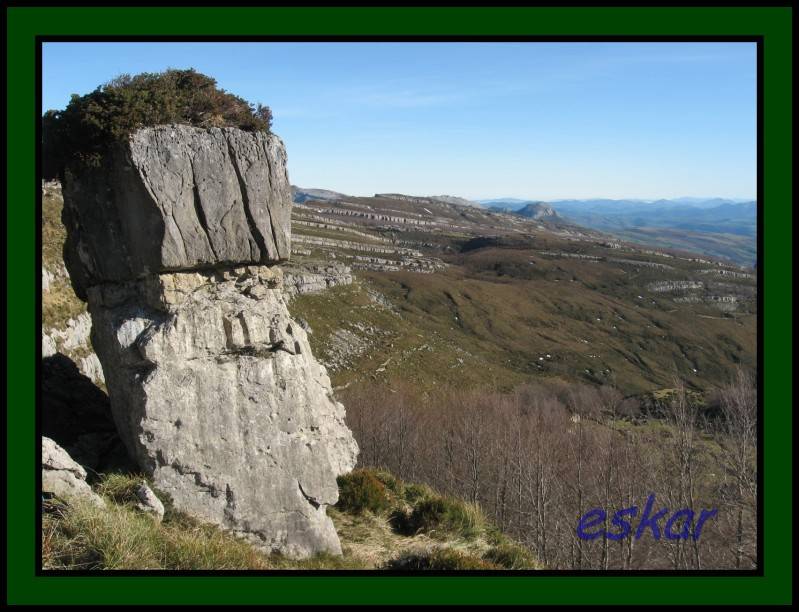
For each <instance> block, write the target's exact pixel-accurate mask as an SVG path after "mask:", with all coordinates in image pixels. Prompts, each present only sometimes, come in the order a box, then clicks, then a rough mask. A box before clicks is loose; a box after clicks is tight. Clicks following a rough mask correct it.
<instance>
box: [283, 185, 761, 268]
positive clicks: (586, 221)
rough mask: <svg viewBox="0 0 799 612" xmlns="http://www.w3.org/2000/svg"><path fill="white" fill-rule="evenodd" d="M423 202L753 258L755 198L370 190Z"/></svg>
mask: <svg viewBox="0 0 799 612" xmlns="http://www.w3.org/2000/svg"><path fill="white" fill-rule="evenodd" d="M291 191H292V197H293V199H294V202H296V203H303V202H307V201H312V200H316V201H335V200H346V199H348V198H351V197H352V196H348V195H346V194H343V193H339V192H337V191H331V190H329V189H308V188H304V187H297V186H292V188H291ZM375 196H376V197H381V198H389V199H395V200H398V201H404V202H407V203H410V204H414V203H416V204H418V205H419V206H422V205H424V204H425V202H426V203H428V204H429V203H436V202H440V203H444V204H450V205H457V206H472V207H477V208H484V209H488V210H491V211H495V212H504V213H512V214H515V215H519V216H522V217H526V218H530V219H535V220H541V221H548V222H551V223H572V224H575V225H580V226H583V227H586V228H589V229H594V230H599V231H601V232H605V233H608V234H612V235H615V236H618V237H619V238H622V239H624V240H629V241H631V242H638V243H641V244H648V245H651V246H653V247H658V248H674V249H682V250H686V251H694V252H697V253H705V254H706V255H710V256H713V257H722V258H725V259H729V260H731V261H734V262H736V263H738V264H742V265H753V264H754V263H755V261H756V258H757V204H756V202H754V201H748V200H735V199H727V198H694V197H682V198H673V199H660V200H640V199H627V200H612V199H603V198H595V199H587V200H554V201H551V202H542V201H538V200H524V199H520V198H493V199H486V200H477V201H475V200H468V199H466V198H460V197H456V196H449V195H439V196H412V195H405V194H398V193H383V194H375Z"/></svg>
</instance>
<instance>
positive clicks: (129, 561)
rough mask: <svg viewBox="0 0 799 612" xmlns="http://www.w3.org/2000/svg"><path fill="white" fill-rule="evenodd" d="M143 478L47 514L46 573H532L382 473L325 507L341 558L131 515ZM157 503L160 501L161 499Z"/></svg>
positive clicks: (486, 535)
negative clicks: (100, 504) (281, 550)
mask: <svg viewBox="0 0 799 612" xmlns="http://www.w3.org/2000/svg"><path fill="white" fill-rule="evenodd" d="M142 480H143V477H141V476H136V475H126V474H109V475H106V476H103V477H101V478H100V480H99V482H98V483H97V484H96V485H95V489H96V490H97V491H98V492H99V493H100V494H102V496H103V498H104V499H105V502H106V507H105V508H97V507H95V506H93V505H91V504H82V503H79V502H75V503H73V504H72V505H69V506H67V505H64V504H63V503H60V502H57V501H56V502H47V503H46V504H45V506H44V515H43V525H42V539H43V551H42V556H43V568H44V569H127V570H143V569H173V570H197V569H214V570H234V569H255V570H287V569H325V570H341V569H350V570H353V569H355V570H358V569H396V570H427V569H431V570H474V569H479V570H496V569H539V568H540V564H539V563H537V562H536V561H535V559H533V557H532V556H531V555H530V553H529V552H527V551H526V550H525V549H524V548H522V547H520V546H519V545H518V544H515V543H514V542H513V541H511V540H510V539H509V538H507V537H506V536H504V535H502V534H501V533H500V532H499V531H498V530H497V529H496V527H494V526H493V525H492V524H491V523H490V522H489V521H487V520H486V518H485V517H484V516H483V514H482V512H481V511H480V509H479V508H477V507H476V506H473V505H470V504H468V503H465V502H463V501H460V500H458V499H453V498H448V497H445V496H442V495H440V494H438V493H436V492H435V491H434V490H432V489H431V488H429V487H426V486H423V485H414V484H407V483H404V482H401V481H399V480H397V479H396V478H394V477H393V476H392V475H390V474H388V473H387V472H383V471H374V470H356V471H355V472H353V473H352V474H350V475H347V476H344V477H341V478H340V479H339V486H340V489H341V495H340V501H339V504H338V506H337V507H335V508H328V514H329V516H330V517H331V518H332V520H333V522H334V524H335V526H336V530H337V531H338V533H339V538H340V540H341V544H342V548H343V552H344V554H343V556H341V557H338V556H334V555H330V554H317V555H315V556H313V557H311V558H308V559H301V560H298V559H290V558H287V557H283V556H280V555H274V554H272V555H270V554H265V553H263V552H261V551H259V550H258V549H256V548H254V547H253V546H251V545H250V544H249V543H247V542H246V541H244V540H241V539H238V538H237V537H236V536H234V535H232V534H230V533H227V532H225V531H223V530H221V529H219V528H218V527H215V526H213V525H208V524H203V523H201V522H199V521H197V520H195V519H192V518H191V517H189V516H187V515H185V514H183V513H180V512H177V511H175V510H174V508H172V507H171V505H170V504H169V503H167V504H166V513H165V516H164V519H163V521H162V522H160V523H159V522H157V521H156V520H154V519H153V518H152V517H151V516H150V515H147V514H144V513H142V512H140V511H138V510H137V509H136V497H135V494H134V492H133V491H134V489H135V487H136V486H137V485H138V484H139V483H140V482H141V481H142ZM162 498H163V495H162Z"/></svg>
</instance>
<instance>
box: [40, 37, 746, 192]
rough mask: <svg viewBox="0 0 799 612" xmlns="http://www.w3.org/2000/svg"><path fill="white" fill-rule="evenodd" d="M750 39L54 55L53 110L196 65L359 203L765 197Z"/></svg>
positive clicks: (298, 180)
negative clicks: (78, 97)
mask: <svg viewBox="0 0 799 612" xmlns="http://www.w3.org/2000/svg"><path fill="white" fill-rule="evenodd" d="M755 57H756V50H755V45H754V43H235V44H234V43H47V44H45V45H44V52H43V70H42V78H43V106H44V110H47V109H50V108H63V107H64V106H66V104H67V102H68V101H69V96H70V94H72V93H78V94H85V93H87V92H89V91H91V90H92V89H94V88H95V87H96V86H97V85H99V84H101V83H104V82H106V81H108V80H110V79H111V78H113V77H115V76H117V75H119V74H121V73H130V74H135V73H138V72H143V71H148V72H155V71H161V70H164V69H166V68H169V67H173V68H189V67H193V68H196V69H197V70H199V71H200V72H203V73H205V74H208V75H210V76H213V77H214V78H216V79H217V81H218V82H219V84H220V86H221V87H223V88H225V89H227V90H228V91H231V92H233V93H235V94H237V95H240V96H242V97H244V98H245V99H247V100H249V101H250V102H262V103H264V104H267V105H269V106H270V107H271V108H272V111H273V114H274V125H273V129H274V131H275V132H276V133H277V134H279V135H280V136H281V137H282V138H283V140H284V141H285V143H286V148H287V151H288V159H289V176H290V179H291V181H292V183H294V184H296V185H300V186H303V187H319V188H327V189H333V190H336V191H341V192H344V193H348V194H352V195H371V194H373V193H375V192H402V193H409V194H415V195H439V194H450V195H459V196H463V197H468V198H493V197H518V198H525V199H542V200H551V199H559V198H594V197H607V198H668V197H679V196H718V197H730V198H753V197H754V196H755V192H756V114H755V112H756V103H757V100H756V60H755Z"/></svg>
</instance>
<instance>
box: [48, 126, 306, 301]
mask: <svg viewBox="0 0 799 612" xmlns="http://www.w3.org/2000/svg"><path fill="white" fill-rule="evenodd" d="M63 187H64V188H63V195H64V213H63V220H64V224H65V225H66V227H67V232H68V238H67V244H66V246H65V249H64V251H65V263H66V265H67V269H68V270H69V274H70V277H71V280H72V283H73V286H74V288H75V291H76V293H77V294H78V296H79V297H81V298H83V299H85V296H86V289H87V288H88V287H90V286H92V285H95V284H98V283H100V282H107V281H114V282H122V281H127V280H132V279H135V278H140V277H143V276H145V275H147V274H151V273H160V272H169V271H176V270H189V269H199V268H208V267H212V266H217V265H220V264H223V265H224V264H229V265H233V264H241V263H275V262H279V261H283V260H286V259H288V258H289V255H290V252H291V245H290V240H291V223H290V215H291V189H290V186H289V182H288V174H287V171H286V153H285V148H284V146H283V143H282V141H281V140H280V139H279V138H278V137H277V136H275V135H273V134H266V133H264V132H244V131H242V130H239V129H236V128H209V129H202V128H196V127H190V126H185V125H167V126H156V127H148V128H142V129H140V130H138V131H136V132H134V133H133V134H132V135H131V136H130V138H129V141H128V143H127V144H126V145H125V146H121V145H120V146H119V147H117V148H116V149H115V150H114V151H112V152H111V153H110V154H109V155H107V156H106V158H105V159H104V164H103V166H102V167H101V168H98V169H96V170H92V171H85V170H84V171H81V173H80V175H79V176H77V175H74V174H72V173H70V172H67V173H66V176H65V182H64V186H63Z"/></svg>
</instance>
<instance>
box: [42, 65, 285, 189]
mask: <svg viewBox="0 0 799 612" xmlns="http://www.w3.org/2000/svg"><path fill="white" fill-rule="evenodd" d="M171 123H180V124H186V125H191V126H195V127H237V128H240V129H242V130H245V131H249V132H255V131H266V132H268V131H269V130H270V128H271V124H272V112H271V110H270V109H269V107H268V106H263V105H261V104H257V105H252V104H250V103H249V102H247V101H246V100H244V99H243V98H240V97H238V96H236V95H233V94H231V93H229V92H227V91H225V90H224V89H221V88H219V87H218V86H217V83H216V80H215V79H213V78H211V77H209V76H206V75H204V74H201V73H199V72H197V71H196V70H194V69H193V68H190V69H188V70H177V69H170V70H166V71H165V72H160V73H151V72H145V73H142V74H138V75H135V76H131V75H128V74H123V75H120V76H118V77H117V78H115V79H114V80H112V81H110V82H108V83H106V84H105V85H101V86H100V87H98V88H97V89H95V90H94V91H92V92H90V93H88V94H86V95H84V96H79V95H77V94H73V95H72V98H71V100H70V102H69V104H68V105H67V107H66V108H65V109H64V110H60V111H56V110H49V111H47V112H46V113H45V114H44V116H43V117H42V144H43V150H42V153H43V158H44V160H43V162H44V163H43V174H44V178H46V179H50V178H56V177H57V176H59V175H60V174H61V173H62V172H63V169H64V167H65V166H77V167H81V166H85V167H98V166H100V165H101V163H102V159H103V156H104V153H105V152H106V150H107V148H108V147H109V145H111V144H112V143H114V142H120V141H124V139H125V138H127V136H128V135H129V134H131V133H132V132H134V131H135V130H137V129H139V128H141V127H146V126H153V125H163V124H171Z"/></svg>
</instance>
